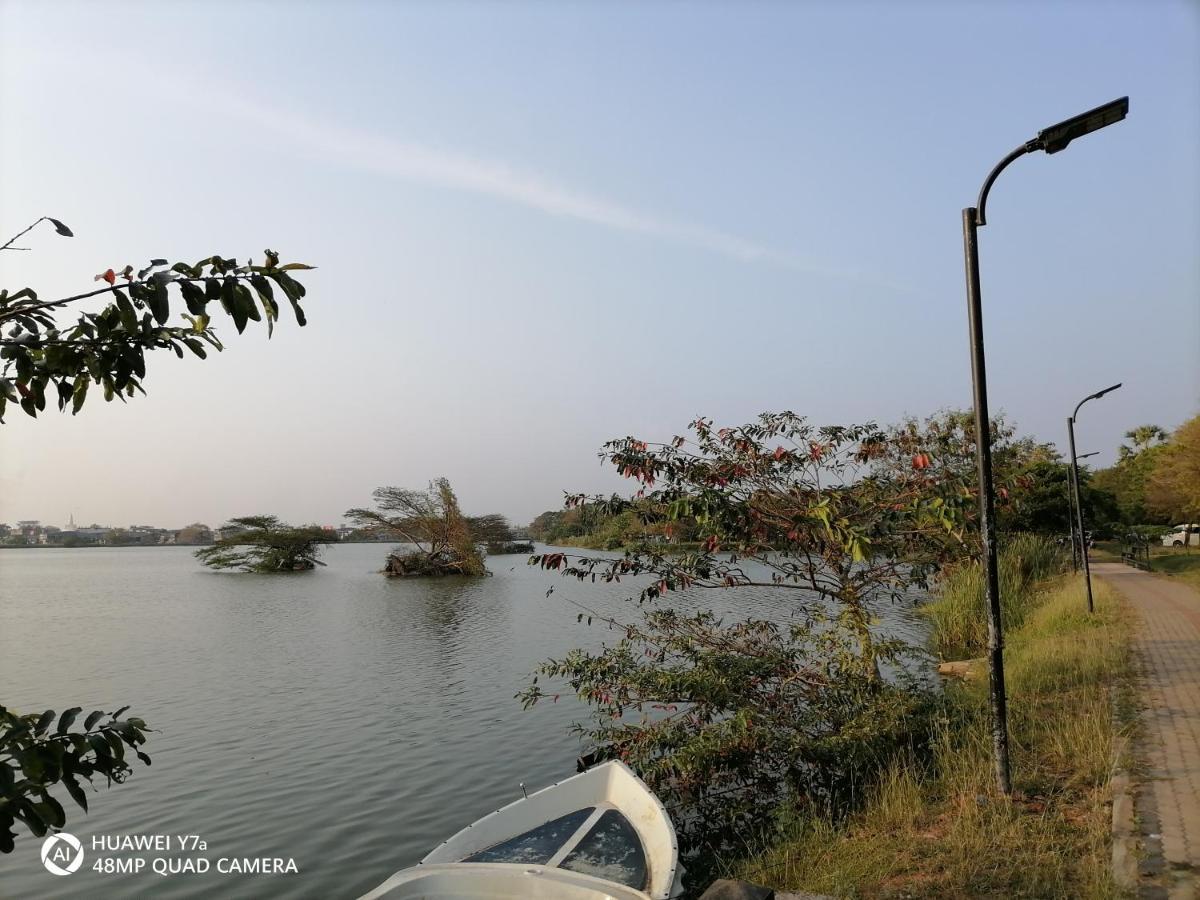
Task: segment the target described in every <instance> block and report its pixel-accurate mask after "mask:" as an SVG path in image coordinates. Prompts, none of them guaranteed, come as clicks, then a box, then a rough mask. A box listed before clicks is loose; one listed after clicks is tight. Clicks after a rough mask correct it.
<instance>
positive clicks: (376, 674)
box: [0, 544, 924, 898]
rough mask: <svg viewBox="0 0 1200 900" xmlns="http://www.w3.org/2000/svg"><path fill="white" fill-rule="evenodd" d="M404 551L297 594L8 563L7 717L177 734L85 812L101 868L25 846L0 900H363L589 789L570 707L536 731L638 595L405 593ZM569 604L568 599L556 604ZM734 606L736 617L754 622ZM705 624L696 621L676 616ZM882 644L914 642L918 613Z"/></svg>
mask: <svg viewBox="0 0 1200 900" xmlns="http://www.w3.org/2000/svg"><path fill="white" fill-rule="evenodd" d="M386 552H387V546H386V545H380V544H350V545H343V546H334V547H330V548H328V550H327V552H326V555H325V557H324V559H325V561H326V562H327V563H328V566H327V567H326V568H322V569H318V570H317V571H315V572H311V573H300V574H295V575H272V576H262V575H246V574H226V573H214V572H209V571H207V570H205V569H203V568H202V567H201V566H200V565H199V563H197V562H196V560H194V559H193V558H192V555H191V551H190V550H189V549H187V548H182V547H180V548H176V547H163V548H94V549H77V550H69V549H53V550H5V551H2V552H0V702H3V703H4V704H5V705H7V706H9V707H10V708H13V709H17V710H19V711H21V712H33V711H39V712H40V711H41V710H44V709H47V708H51V709H55V710H58V711H62V710H63V709H66V708H67V707H69V706H82V707H83V708H84V709H85V710H89V711H90V710H91V709H105V710H112V709H116V708H118V707H120V706H124V705H126V704H131V705H132V707H133V708H132V710H131V714H133V715H140V716H142V717H143V718H145V719H146V720H147V722H148V723H149V725H150V726H151V727H153V728H156V729H158V733H156V734H153V735H152V736H151V741H150V743H149V744H148V746H147V748H146V749H147V750H148V751H149V752H150V755H151V756H152V757H153V766H152V767H150V768H146V767H144V766H141V765H136V764H135V770H134V774H133V776H132V777H131V778H130V780H129V781H128V782H127V783H125V784H124V785H121V786H115V787H114V788H113V789H112V790H108V789H106V788H103V787H101V788H100V789H99V791H98V792H97V793H94V794H91V795H89V802H90V805H91V812H90V813H88V814H86V815H85V814H84V813H83V812H82V810H79V809H78V808H77V807H76V806H75V805H74V804H73V803H71V802H70V801H69V800H68V801H65V802H64V806H65V807H66V809H67V815H68V831H70V832H71V833H72V834H74V835H75V836H76V837H78V838H80V840H81V841H82V843H83V846H84V848H85V853H86V855H85V861H84V864H83V867H82V868H81V869H80V870H79V871H78V872H76V873H74V874H72V875H68V876H61V877H58V876H53V875H51V874H49V873H48V872H47V871H46V869H45V868H44V867H43V866H42V864H41V861H40V858H39V853H40V848H41V843H42V842H41V841H40V840H37V839H34V838H32V837H31V836H30V835H29V834H28V833H27V832H24V831H23V830H22V828H21V827H18V833H19V835H20V836H19V837H18V839H17V846H16V850H15V851H14V852H13V853H11V854H8V855H5V856H0V897H6V898H26V897H47V898H55V897H97V896H99V897H109V896H121V897H129V896H134V895H135V894H136V895H137V896H150V897H165V898H170V897H199V896H221V897H314V898H353V897H357V896H359V895H360V894H361V893H363V892H364V891H366V890H368V889H370V888H372V887H374V886H375V885H377V884H378V883H379V882H381V881H383V880H384V879H385V878H386V877H387V876H388V875H390V874H391V873H392V872H394V871H395V870H397V869H399V868H402V867H404V866H407V865H411V864H413V863H415V862H416V861H417V860H419V859H420V858H421V857H422V856H424V855H425V853H426V852H428V851H429V850H430V849H431V848H432V847H433V846H434V845H435V844H437V843H439V842H440V841H441V840H442V839H443V838H445V837H447V836H448V835H450V834H451V833H453V832H455V831H457V830H458V829H459V828H461V827H462V826H464V825H466V824H468V823H469V822H472V821H474V820H475V819H477V818H479V817H480V816H482V815H484V814H486V813H488V812H490V811H492V810H494V809H496V808H498V807H500V806H502V805H504V804H506V803H508V802H510V801H512V800H514V799H516V798H517V797H519V796H520V787H519V784H520V783H521V782H525V783H526V785H528V787H529V788H530V789H531V790H532V789H534V788H538V787H541V786H543V785H545V784H548V783H550V782H552V781H556V780H558V779H560V778H563V777H565V776H568V775H571V774H573V773H574V770H575V769H574V761H575V757H576V756H577V755H578V753H579V751H580V748H579V746H578V744H577V742H576V740H575V739H574V738H573V737H571V736H570V735H569V734H568V733H567V727H568V725H569V724H570V722H571V720H572V719H573V718H576V717H578V716H579V714H580V712H581V709H582V708H581V707H580V706H579V705H578V704H577V703H576V702H575V701H574V700H573V699H572V698H570V697H564V698H563V699H562V700H561V701H560V702H558V703H556V704H539V706H537V707H535V708H534V709H532V710H529V711H522V709H521V707H520V704H519V703H518V702H517V701H515V700H514V699H513V695H514V694H515V693H516V692H517V691H518V690H520V689H521V688H522V687H523V686H524V685H525V684H526V682H527V680H528V676H529V673H530V672H531V671H532V669H533V668H534V666H535V665H536V664H537V663H538V662H539V661H541V660H543V659H545V658H546V657H548V656H553V655H559V654H561V653H562V652H564V651H566V650H567V649H569V648H571V647H576V646H592V647H595V646H598V645H599V644H600V643H602V642H604V641H606V640H609V641H611V640H615V639H616V635H614V634H613V633H612V632H611V631H609V630H608V629H607V628H606V627H604V626H599V625H596V626H592V627H588V626H587V625H583V624H578V623H577V622H576V616H577V614H578V612H579V610H578V609H577V608H576V607H574V606H572V605H570V604H569V603H568V602H567V599H568V598H570V599H575V600H578V601H580V602H585V603H587V604H588V605H589V606H591V607H593V608H595V609H597V610H599V611H601V612H609V613H613V614H615V615H616V616H617V617H618V618H626V619H628V618H631V617H633V616H634V615H636V611H637V610H636V606H635V605H633V604H628V603H625V602H624V600H625V598H627V597H628V596H630V593H631V584H630V583H629V582H626V583H623V584H620V585H590V584H588V585H583V584H580V583H577V582H575V581H566V580H563V579H562V578H560V577H558V576H557V575H554V574H549V573H543V572H541V571H539V570H537V569H534V568H532V567H530V566H527V565H526V564H525V559H526V557H524V556H505V557H493V558H492V559H490V560H489V561H488V563H489V567H490V568H491V570H492V571H493V572H494V577H492V578H486V579H476V580H459V579H443V580H398V579H388V578H385V577H383V576H382V575H380V574H378V570H379V568H380V567H381V565H382V563H383V559H384V556H385V555H386ZM551 586H554V587H555V591H554V593H553V594H551V595H550V596H549V597H547V596H546V591H547V589H548V588H549V587H551ZM781 594H784V592H777V591H771V590H762V591H759V592H758V593H757V594H746V593H742V592H706V593H705V595H704V596H703V597H702V598H701V599H702V600H703V601H704V604H705V605H708V606H712V605H714V604H715V603H716V602H719V603H722V604H729V603H731V602H736V604H737V606H736V608H733V607H730V608H729V609H730V611H731V612H741V613H744V614H754V615H757V616H761V617H764V618H778V617H780V616H782V615H783V610H785V609H786V607H785V606H784V605H783V604H785V603H786V602H787V599H786V598H787V596H788V594H790V596H791V597H792V599H793V602H794V597H795V595H794V593H791V592H788V594H784V595H783V596H781ZM735 598H736V600H735ZM673 602H674V605H676V606H678V607H684V606H686V605H687V601H686V600H682V601H681V600H680V598H678V597H677V598H675V599H674V601H673ZM881 612H882V615H883V620H884V621H883V627H884V628H885V629H886V630H888V631H890V632H891V633H893V634H899V635H900V636H903V637H907V638H909V639H911V640H914V641H916V642H920V641H921V640H922V639H923V637H922V636H923V634H924V629H923V624H922V622H921V620H920V619H919V618H918V617H917V616H916V614H914V612H913V611H912V610H911V609H910V608H903V607H892V608H888V609H885V610H882V611H881ZM185 834H186V835H196V836H198V837H199V839H200V840H202V841H205V842H207V850H206V851H203V852H191V853H189V852H181V851H179V850H178V849H177V847H178V844H177V842H176V841H175V840H174V839H172V844H171V849H170V851H167V852H149V853H136V852H133V853H130V852H123V853H121V852H119V853H104V854H103V855H104V856H106V857H115V858H129V859H133V858H138V857H141V858H143V859H146V860H147V864H146V869H145V870H143V871H142V872H141V873H140V874H137V875H114V874H108V875H106V874H101V873H97V872H95V871H93V870H92V869H91V866H92V865H93V863H94V862H95V861H96V858H97V857H98V856H99V855H101V854H100V852H99V851H93V850H92V849H91V847H92V839H93V836H101V835H112V836H118V835H185ZM156 856H159V857H169V858H172V859H178V858H189V857H195V856H207V857H208V858H210V859H211V860H213V861H214V864H215V861H216V860H217V859H218V858H220V857H237V858H242V857H252V858H254V857H283V858H292V859H294V860H295V863H296V866H297V867H298V869H299V872H298V874H286V875H257V876H256V875H238V874H218V873H216V872H215V871H212V872H209V873H206V874H176V875H168V876H165V877H164V876H160V875H156V874H154V873H153V872H152V871H150V860H152V859H153V858H154V857H156Z"/></svg>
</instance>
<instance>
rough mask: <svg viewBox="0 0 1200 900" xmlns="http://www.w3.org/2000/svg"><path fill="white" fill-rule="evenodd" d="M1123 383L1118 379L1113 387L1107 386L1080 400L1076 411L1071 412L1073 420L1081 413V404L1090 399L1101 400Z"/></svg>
mask: <svg viewBox="0 0 1200 900" xmlns="http://www.w3.org/2000/svg"><path fill="white" fill-rule="evenodd" d="M1123 383H1124V382H1121V381H1118V382H1117V383H1116V384H1114V385H1113V386H1112V387H1106V388H1105V389H1104V390H1102V391H1096V393H1094V394H1088V395H1087V396H1086V397H1084V398H1083V399H1082V400H1080V401H1079V403H1078V405H1077V406H1076V407H1075V412H1073V413H1071V421H1072V422H1074V421H1075V419H1076V417H1077V416H1078V415H1079V407H1080V406H1083V404H1085V403H1087V402H1088V401H1089V400H1099V399H1100V398H1101V397H1103V396H1104V395H1105V394H1107V393H1110V392H1112V391H1115V390H1116V389H1117V388H1119V387H1120V386H1121V385H1122V384H1123Z"/></svg>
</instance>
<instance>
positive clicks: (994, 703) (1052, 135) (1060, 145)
mask: <svg viewBox="0 0 1200 900" xmlns="http://www.w3.org/2000/svg"><path fill="white" fill-rule="evenodd" d="M1128 112H1129V98H1128V97H1122V98H1120V99H1119V100H1114V101H1112V102H1111V103H1106V104H1105V105H1104V106H1099V107H1097V108H1096V109H1093V110H1090V111H1089V112H1085V113H1083V114H1082V115H1078V116H1075V117H1074V118H1072V119H1067V120H1066V121H1064V122H1059V123H1058V124H1057V125H1052V126H1050V127H1049V128H1044V129H1042V130H1041V131H1039V132H1038V135H1037V137H1035V138H1033V139H1032V140H1029V141H1026V142H1025V143H1024V144H1022V145H1021V146H1020V147H1018V148H1017V149H1015V150H1013V151H1012V153H1010V154H1008V156H1006V157H1004V159H1002V160H1000V162H999V163H998V164H997V165H996V167H995V168H994V169H992V171H991V172H990V173H989V174H988V177H987V180H985V181H984V183H983V188H982V189H981V190H980V191H979V200H978V202H977V204H976V205H975V206H969V207H967V208H966V209H964V210H963V212H962V218H963V245H964V253H965V256H966V269H967V318H968V321H969V324H970V330H971V382H972V386H973V389H974V395H975V457H976V463H977V464H978V469H979V529H980V539H981V542H982V545H983V547H982V549H983V573H984V581H985V584H986V587H987V603H988V657H989V661H990V676H991V679H990V680H991V712H992V749H993V755H994V760H995V766H996V786H997V787H998V788H999V789H1000V792H1001V793H1003V794H1009V793H1011V792H1012V779H1011V778H1010V776H1009V766H1008V710H1007V700H1006V698H1005V693H1004V639H1003V631H1002V628H1001V622H1000V584H999V581H998V578H997V573H996V524H995V498H994V496H993V488H992V436H991V429H990V427H989V426H990V420H989V418H988V402H987V369H986V366H985V364H984V352H983V305H982V302H981V299H980V292H979V244H978V235H977V232H976V229H978V228H979V227H980V226H982V225H986V224H987V219H986V217H985V214H984V213H985V208H986V205H987V195H988V191H990V190H991V189H992V184H993V182H995V180H996V178H997V177H998V176H999V175H1000V173H1001V172H1002V171H1004V169H1005V167H1007V166H1008V164H1009V163H1011V162H1012V161H1013V160H1014V159H1017V158H1018V157H1020V156H1024V155H1025V154H1026V153H1033V152H1034V151H1036V150H1045V151H1046V152H1047V153H1057V152H1058V151H1059V150H1063V149H1065V148H1066V146H1067V145H1068V144H1069V143H1071V141H1073V140H1074V139H1075V138H1077V137H1082V136H1083V135H1085V134H1090V133H1091V132H1093V131H1096V130H1098V129H1100V128H1103V127H1104V126H1105V125H1111V124H1112V123H1114V122H1119V121H1121V120H1122V119H1123V118H1125V116H1126V114H1127V113H1128Z"/></svg>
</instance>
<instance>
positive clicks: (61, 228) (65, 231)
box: [46, 216, 75, 237]
mask: <svg viewBox="0 0 1200 900" xmlns="http://www.w3.org/2000/svg"><path fill="white" fill-rule="evenodd" d="M46 221H48V222H53V223H54V230H55V231H57V232H58V233H59V234H61V235H62V236H63V237H75V232H73V231H72V230H71V229H70V228H68V227H67V226H66V225H64V224H63V223H62V222H60V221H58V219H54V218H51V217H50V216H46Z"/></svg>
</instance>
